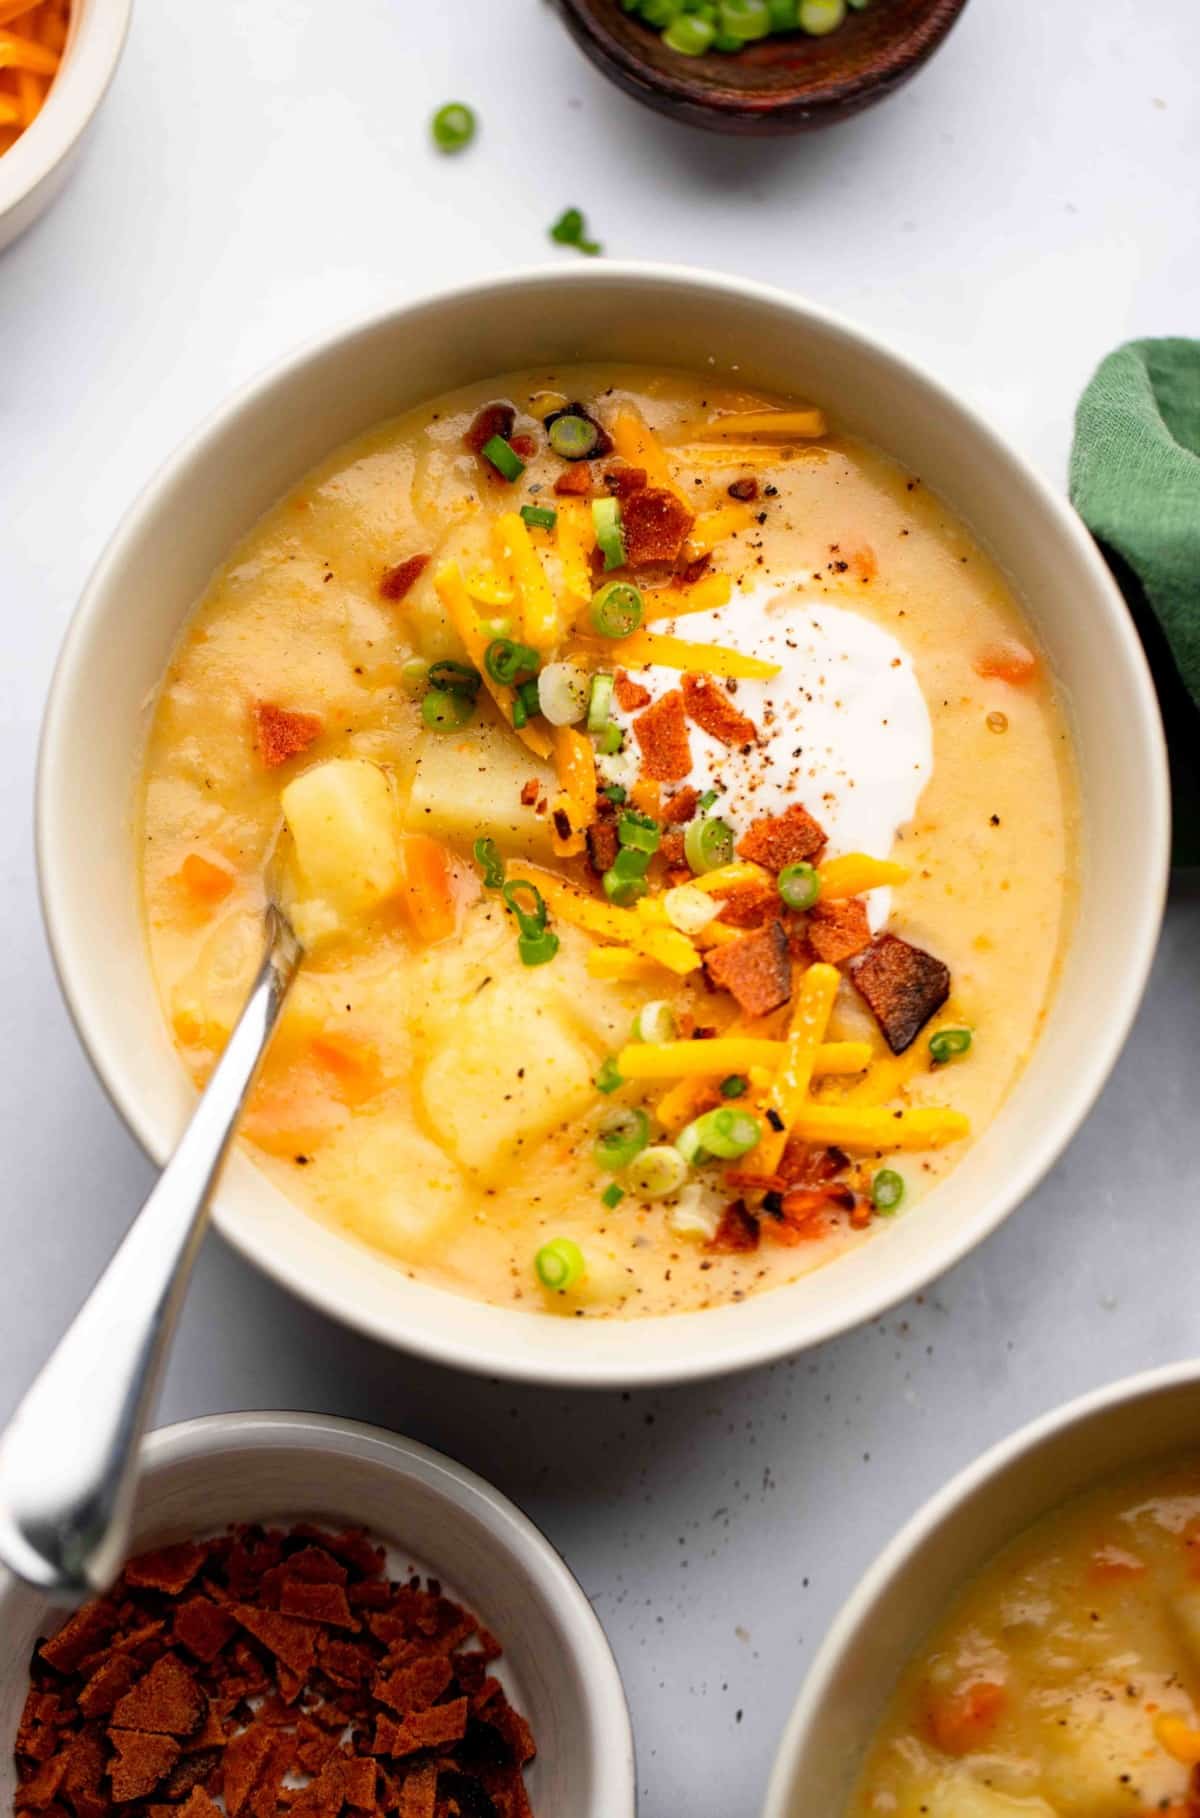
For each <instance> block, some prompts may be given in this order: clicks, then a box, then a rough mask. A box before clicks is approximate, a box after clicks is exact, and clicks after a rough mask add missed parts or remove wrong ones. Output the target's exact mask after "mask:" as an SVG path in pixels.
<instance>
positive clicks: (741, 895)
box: [717, 883, 783, 928]
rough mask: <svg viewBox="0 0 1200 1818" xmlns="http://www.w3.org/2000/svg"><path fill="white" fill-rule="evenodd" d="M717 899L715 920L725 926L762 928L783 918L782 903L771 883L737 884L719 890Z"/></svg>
mask: <svg viewBox="0 0 1200 1818" xmlns="http://www.w3.org/2000/svg"><path fill="white" fill-rule="evenodd" d="M717 900H718V901H719V903H720V905H721V908H720V912H719V914H718V916H717V920H718V921H721V922H724V924H725V926H726V927H727V928H762V927H764V926H765V925H766V923H767V922H778V921H781V920H782V918H783V903H782V901H781V899H780V895H779V892H778V890H776V889H775V888H774V886H773V885H771V884H767V883H748V884H738V885H736V886H735V887H734V888H733V889H732V890H723V891H721V892H719V893H718V898H717Z"/></svg>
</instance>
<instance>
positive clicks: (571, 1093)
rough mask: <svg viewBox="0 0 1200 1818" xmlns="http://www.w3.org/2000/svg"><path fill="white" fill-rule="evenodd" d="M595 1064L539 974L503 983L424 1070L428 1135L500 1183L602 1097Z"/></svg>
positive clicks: (488, 988)
mask: <svg viewBox="0 0 1200 1818" xmlns="http://www.w3.org/2000/svg"><path fill="white" fill-rule="evenodd" d="M594 1065H595V1063H594V1057H593V1056H592V1055H591V1054H590V1053H589V1052H588V1051H587V1050H586V1049H585V1048H584V1047H583V1045H582V1044H581V1043H580V1042H579V1040H578V1039H577V1038H576V1036H575V1035H574V1034H573V1033H572V1030H571V1027H570V1023H569V1021H568V1019H567V1016H566V1015H565V1014H564V1011H563V1008H562V1007H561V1006H560V1005H559V1003H558V1002H557V1001H556V997H555V994H554V992H553V990H552V989H550V988H548V987H547V986H546V985H545V984H543V983H542V982H541V981H539V980H537V979H536V978H535V976H534V974H533V973H527V974H526V975H524V976H522V977H513V978H507V979H498V980H495V981H494V982H492V983H491V984H488V985H485V986H484V988H483V989H482V990H481V991H480V992H479V993H478V994H477V996H475V997H474V998H473V999H472V1000H471V1002H470V1004H469V1005H468V1006H466V1007H465V1008H464V1010H463V1011H462V1013H461V1015H459V1016H458V1017H457V1018H456V1019H455V1022H454V1023H453V1025H451V1027H450V1029H449V1030H448V1032H447V1033H446V1034H445V1035H444V1037H443V1039H442V1041H441V1042H440V1044H439V1045H438V1046H437V1047H436V1048H435V1049H434V1052H433V1056H432V1058H431V1060H430V1061H429V1064H428V1066H427V1067H426V1068H425V1072H424V1075H423V1076H422V1079H421V1087H420V1092H421V1103H422V1106H423V1108H424V1112H425V1117H426V1120H427V1123H428V1127H429V1128H430V1129H431V1130H432V1131H433V1132H434V1133H435V1135H436V1136H437V1138H438V1140H439V1142H441V1143H442V1144H443V1146H444V1147H445V1148H446V1150H447V1151H448V1152H449V1153H450V1154H452V1155H453V1156H454V1157H455V1158H456V1159H457V1160H458V1161H459V1162H460V1163H461V1164H462V1165H463V1166H464V1167H466V1168H470V1169H472V1170H473V1171H474V1172H475V1173H477V1174H482V1175H496V1174H498V1173H500V1172H501V1171H502V1170H503V1168H504V1167H505V1166H506V1165H507V1164H510V1163H511V1162H512V1161H514V1160H516V1159H518V1158H519V1157H520V1155H521V1153H522V1151H523V1152H524V1154H525V1155H527V1156H530V1157H532V1156H533V1154H534V1152H535V1150H536V1146H537V1144H538V1143H539V1142H540V1141H541V1139H542V1138H544V1137H545V1136H546V1135H548V1133H549V1132H550V1131H551V1130H552V1129H554V1128H555V1127H556V1126H557V1125H559V1124H563V1123H566V1122H568V1121H569V1120H570V1119H572V1118H574V1117H576V1116H578V1115H579V1113H580V1112H581V1111H583V1110H584V1109H585V1107H586V1106H587V1105H588V1104H589V1103H590V1102H591V1100H592V1098H593V1097H594V1095H595V1088H594V1086H593V1084H592V1075H593V1072H594Z"/></svg>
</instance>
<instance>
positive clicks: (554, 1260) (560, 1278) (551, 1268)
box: [533, 1237, 587, 1294]
mask: <svg viewBox="0 0 1200 1818" xmlns="http://www.w3.org/2000/svg"><path fill="white" fill-rule="evenodd" d="M533 1266H534V1268H535V1270H536V1271H537V1278H538V1280H539V1281H540V1282H541V1284H542V1286H543V1288H549V1289H550V1291H551V1293H553V1294H565V1293H566V1291H567V1289H568V1288H573V1287H574V1286H575V1283H576V1282H577V1281H579V1280H580V1278H581V1277H582V1275H583V1273H584V1270H585V1269H586V1267H587V1264H586V1263H585V1262H584V1259H583V1251H582V1250H581V1249H580V1248H579V1245H578V1244H577V1243H576V1242H575V1239H574V1238H573V1237H555V1238H552V1239H551V1241H550V1242H549V1243H548V1244H543V1245H542V1247H541V1249H540V1250H539V1251H538V1253H537V1255H536V1256H535V1257H534V1259H533Z"/></svg>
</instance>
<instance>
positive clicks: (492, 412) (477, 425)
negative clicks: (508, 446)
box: [463, 404, 517, 455]
mask: <svg viewBox="0 0 1200 1818" xmlns="http://www.w3.org/2000/svg"><path fill="white" fill-rule="evenodd" d="M516 421H517V413H516V411H515V410H514V409H513V407H512V405H511V404H485V405H484V407H483V409H482V410H481V411H480V412H479V414H478V416H477V417H476V418H475V420H474V422H473V423H472V424H471V427H470V428H469V429H468V430H467V432H466V434H465V435H464V436H463V447H464V448H468V449H470V451H471V453H472V454H474V455H481V454H482V453H483V450H484V447H485V446H486V444H487V443H488V442H490V441H491V439H492V437H493V436H503V437H504V440H505V441H506V442H508V441H510V440H511V439H512V432H513V429H514V428H515V426H516Z"/></svg>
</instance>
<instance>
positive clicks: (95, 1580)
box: [0, 908, 301, 1603]
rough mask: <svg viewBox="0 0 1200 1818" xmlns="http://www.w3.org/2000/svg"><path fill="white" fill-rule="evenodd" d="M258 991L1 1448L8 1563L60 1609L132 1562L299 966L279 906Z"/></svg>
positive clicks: (1, 1548)
mask: <svg viewBox="0 0 1200 1818" xmlns="http://www.w3.org/2000/svg"><path fill="white" fill-rule="evenodd" d="M266 932H267V949H266V953H265V956H264V958H263V963H262V966H261V968H260V970H259V974H258V977H257V978H256V980H255V982H254V988H253V990H252V991H251V993H250V997H249V1001H248V1002H247V1004H246V1007H245V1009H244V1010H243V1011H242V1014H241V1016H240V1017H239V1018H238V1022H237V1026H236V1028H235V1029H234V1031H233V1034H232V1035H231V1036H230V1038H229V1042H228V1044H227V1046H226V1048H225V1051H224V1053H223V1054H222V1056H221V1058H220V1060H219V1061H218V1063H217V1066H216V1068H215V1070H214V1072H213V1075H212V1078H211V1079H210V1081H209V1083H208V1086H207V1087H206V1089H205V1091H204V1095H203V1097H202V1098H201V1100H200V1103H199V1104H198V1106H197V1107H196V1110H195V1112H194V1114H193V1116H192V1119H191V1122H190V1123H189V1124H188V1126H187V1129H186V1130H185V1131H184V1134H183V1138H182V1141H181V1142H180V1144H179V1147H178V1148H177V1150H176V1151H175V1154H174V1155H173V1156H172V1158H171V1160H170V1162H169V1163H168V1165H167V1167H166V1168H165V1169H164V1171H163V1173H162V1175H161V1176H160V1178H159V1181H158V1184H157V1185H156V1187H155V1188H154V1191H153V1192H152V1193H151V1195H150V1197H149V1199H148V1200H147V1201H146V1203H145V1205H144V1206H143V1207H142V1210H141V1212H140V1213H139V1214H138V1216H137V1217H136V1218H135V1219H134V1221H133V1224H132V1225H131V1226H130V1227H129V1231H128V1233H127V1234H126V1236H125V1238H124V1239H123V1241H122V1243H121V1246H120V1248H119V1249H118V1250H117V1252H116V1254H115V1256H114V1257H113V1259H112V1261H111V1262H110V1263H109V1265H108V1267H107V1268H106V1269H105V1271H104V1274H103V1275H102V1276H101V1277H100V1280H99V1281H98V1282H97V1284H96V1286H95V1287H94V1288H93V1290H92V1292H91V1294H90V1295H89V1296H88V1298H87V1300H86V1301H85V1302H84V1304H83V1306H82V1308H81V1309H80V1311H79V1313H78V1314H77V1315H76V1317H75V1320H74V1323H73V1324H72V1325H71V1326H70V1327H69V1329H68V1331H67V1333H66V1335H65V1336H64V1338H63V1339H62V1340H61V1342H60V1343H59V1345H58V1346H57V1348H56V1349H55V1350H54V1351H53V1352H52V1353H51V1356H50V1359H49V1361H48V1362H47V1363H46V1364H45V1366H44V1368H43V1369H42V1371H41V1373H40V1375H39V1376H38V1377H37V1378H36V1380H35V1381H34V1383H33V1386H32V1388H31V1389H30V1390H29V1392H28V1394H27V1395H26V1396H25V1398H24V1400H23V1401H22V1402H21V1404H20V1406H19V1407H18V1409H17V1412H16V1414H15V1415H14V1416H13V1419H12V1422H11V1424H10V1425H9V1427H8V1430H7V1432H6V1433H5V1434H4V1436H3V1439H2V1440H0V1560H2V1561H3V1562H4V1564H6V1565H7V1566H9V1567H10V1568H11V1569H12V1571H14V1572H15V1573H16V1574H17V1576H18V1577H19V1578H23V1579H25V1580H26V1581H27V1582H28V1583H29V1584H32V1585H36V1586H37V1587H38V1588H39V1589H40V1590H41V1591H43V1592H44V1593H46V1594H47V1595H48V1596H50V1597H51V1598H53V1599H55V1600H56V1601H59V1602H64V1603H74V1602H79V1601H81V1600H82V1599H84V1598H86V1597H90V1596H92V1595H94V1593H95V1592H97V1591H100V1590H103V1589H105V1588H106V1587H107V1586H108V1585H109V1584H110V1583H111V1582H112V1580H113V1579H114V1578H115V1577H116V1575H117V1573H118V1571H119V1570H120V1568H121V1565H122V1562H123V1560H124V1557H125V1553H126V1549H127V1543H128V1538H129V1525H130V1517H131V1513H132V1508H133V1496H134V1490H135V1487H136V1479H137V1455H138V1443H139V1441H140V1439H141V1435H142V1430H143V1428H144V1427H145V1425H146V1421H147V1419H148V1417H149V1414H150V1411H151V1408H152V1406H153V1404H154V1400H155V1395H156V1391H157V1388H158V1382H159V1377H160V1375H161V1373H162V1366H163V1363H164V1361H165V1358H166V1354H167V1349H168V1347H169V1345H170V1341H171V1335H172V1332H173V1330H174V1326H175V1320H176V1317H177V1315H178V1313H179V1308H180V1305H181V1303H182V1301H183V1293H184V1289H185V1287H186V1284H187V1278H188V1274H189V1272H190V1270H191V1266H192V1262H193V1260H194V1258H195V1255H196V1252H197V1250H198V1248H199V1245H200V1239H201V1237H202V1235H203V1232H204V1224H205V1219H204V1214H205V1211H206V1209H207V1206H208V1201H209V1197H210V1195H211V1193H212V1190H213V1187H214V1185H215V1183H216V1179H217V1176H218V1174H219V1173H220V1169H221V1165H222V1163H223V1161H224V1159H225V1155H226V1151H227V1150H228V1148H229V1143H230V1139H231V1137H232V1136H233V1132H234V1129H235V1127H236V1124H237V1121H238V1117H239V1115H240V1113H241V1109H242V1106H243V1105H244V1103H245V1101H246V1097H247V1094H248V1093H249V1091H250V1088H251V1086H252V1085H253V1083H254V1076H255V1074H256V1073H257V1071H258V1067H259V1063H260V1062H261V1060H262V1057H263V1055H264V1053H265V1051H266V1048H267V1044H268V1042H269V1041H270V1038H271V1033H272V1031H273V1029H274V1028H275V1024H276V1022H277V1021H278V1019H279V1013H280V1011H281V1010H282V1008H283V1004H284V1000H285V998H286V997H287V993H288V989H289V987H290V985H291V983H292V980H293V978H294V977H295V974H296V969H297V966H298V965H299V961H300V957H301V950H300V945H299V942H298V941H297V940H296V937H295V935H294V934H293V933H292V930H291V928H290V927H289V926H288V924H287V922H286V920H285V919H284V917H283V916H282V915H280V914H279V912H278V911H277V910H276V909H274V908H268V910H267V917H266Z"/></svg>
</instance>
